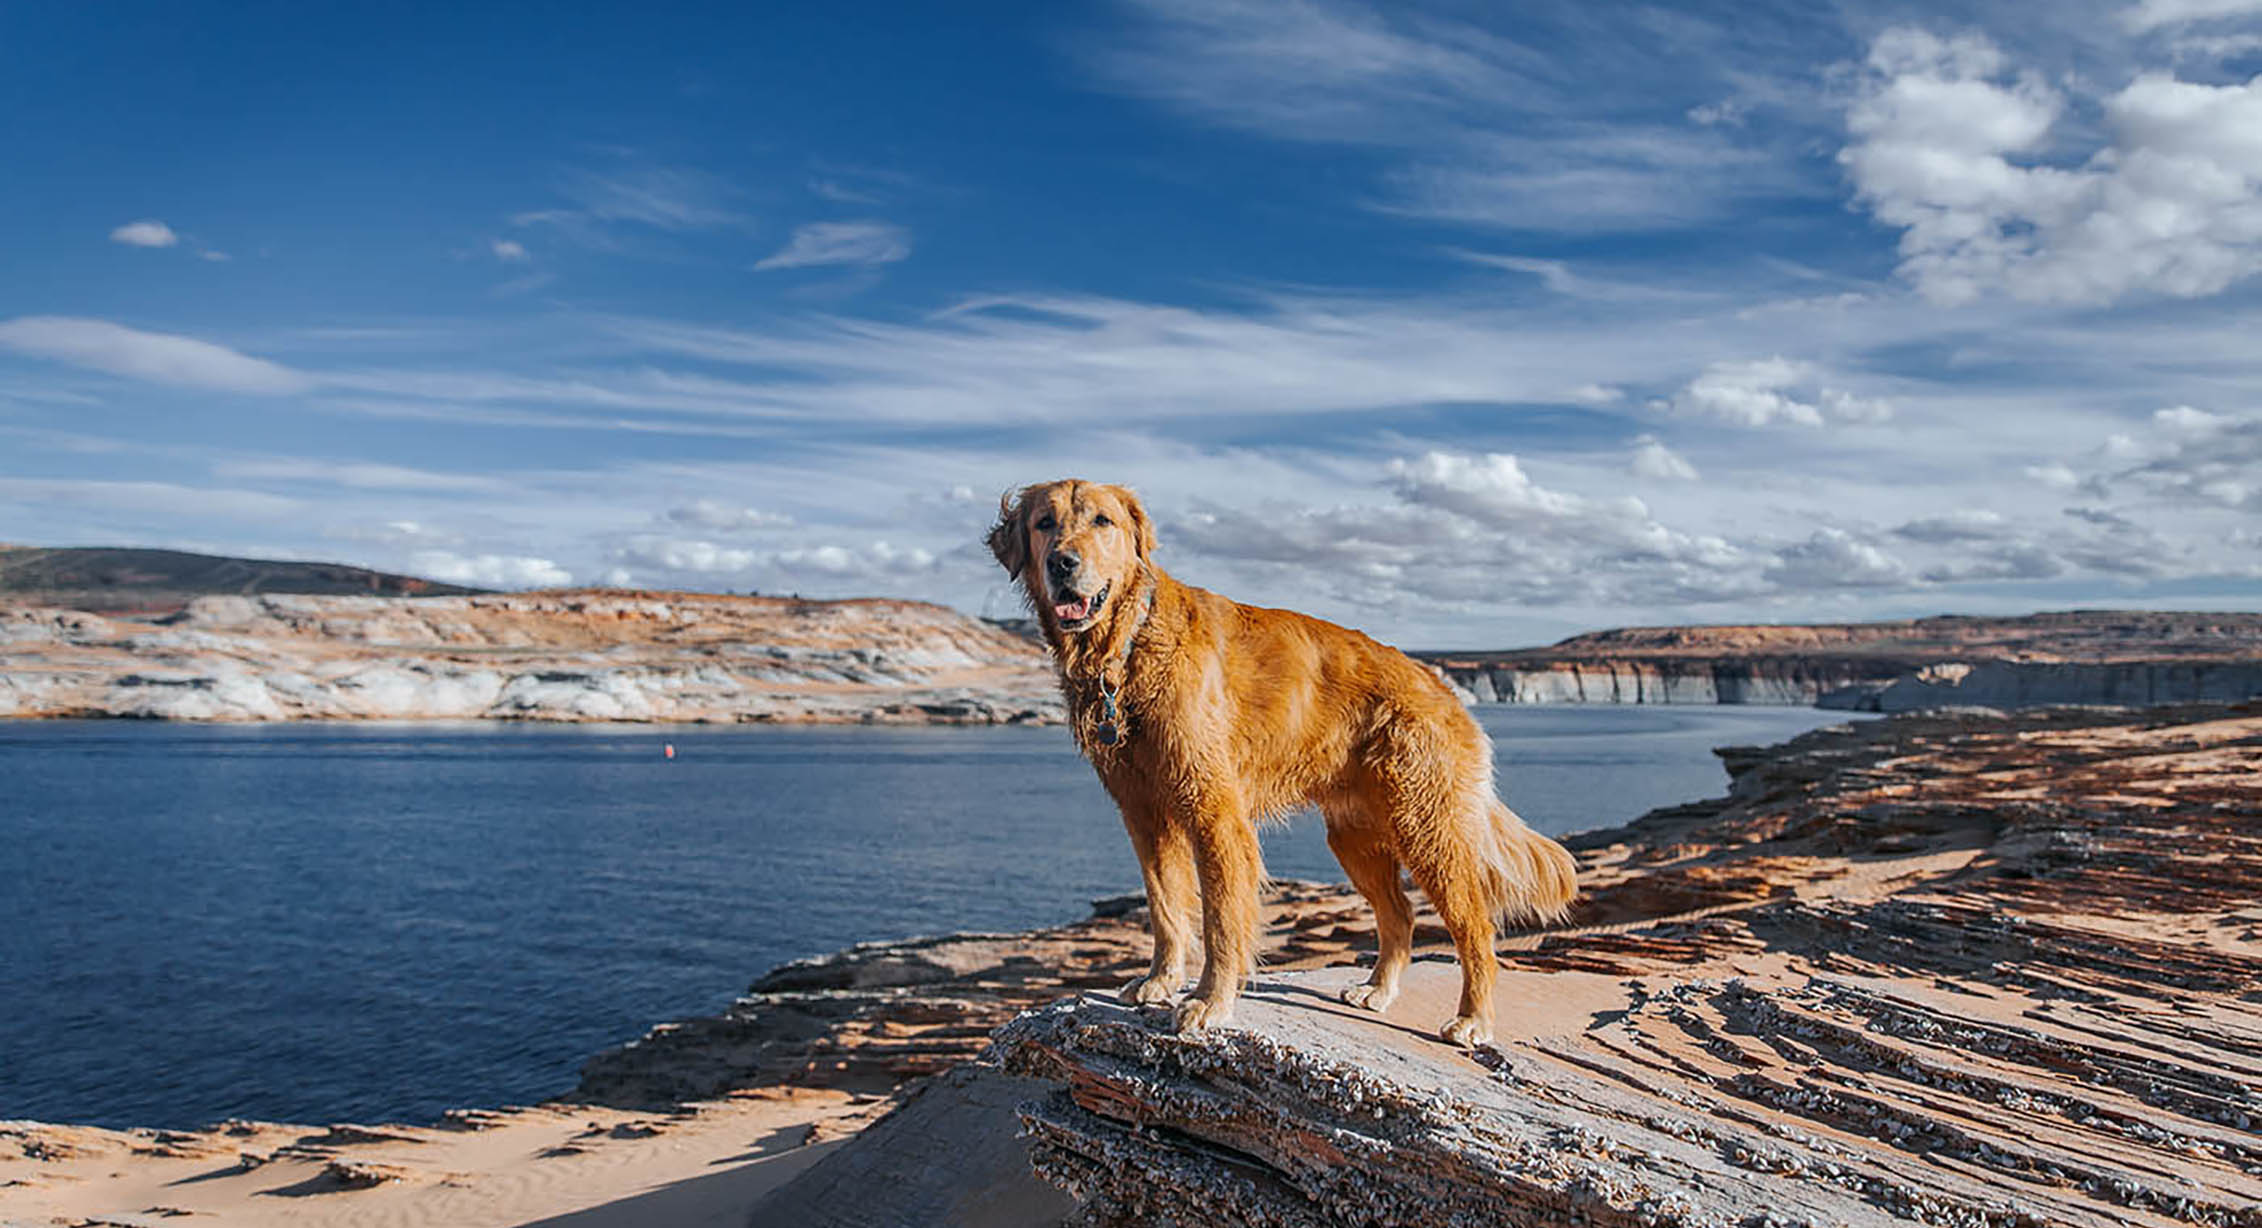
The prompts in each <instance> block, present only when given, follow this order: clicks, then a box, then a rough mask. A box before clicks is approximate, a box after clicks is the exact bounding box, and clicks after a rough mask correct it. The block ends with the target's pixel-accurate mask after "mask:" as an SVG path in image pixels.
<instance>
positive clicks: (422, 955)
mask: <svg viewBox="0 0 2262 1228" xmlns="http://www.w3.org/2000/svg"><path fill="white" fill-rule="evenodd" d="M1481 711H1482V715H1483V719H1484V721H1485V723H1486V725H1487V726H1488V727H1489V728H1490V729H1491V730H1492V732H1493V735H1494V738H1495V739H1496V741H1497V743H1498V746H1499V749H1500V757H1501V763H1502V780H1503V792H1504V794H1505V796H1506V797H1507V798H1508V801H1509V803H1510V804H1511V805H1512V806H1514V807H1515V808H1516V809H1517V810H1518V811H1520V812H1521V813H1522V814H1523V815H1524V816H1525V817H1526V818H1527V819H1529V820H1530V821H1531V822H1532V823H1533V824H1534V825H1535V826H1537V827H1539V828H1540V829H1541V830H1542V831H1547V832H1554V833H1561V832H1568V831H1574V830H1578V829H1581V828H1587V827H1594V826H1600V825H1605V824H1610V823H1616V822H1620V821H1623V820H1625V819H1629V818H1632V817H1634V816H1635V815H1638V814H1640V813H1642V812H1643V811H1644V810H1647V809H1649V808H1651V807H1653V806H1659V805H1664V804H1668V803H1672V802H1678V801H1685V800H1689V799H1692V798H1697V797H1705V796H1711V795H1715V794H1718V793H1719V792H1721V791H1722V787H1723V785H1724V782H1725V777H1724V776H1723V775H1722V773H1721V771H1720V769H1719V766H1718V764H1717V762H1716V761H1715V760H1714V759H1713V757H1712V756H1711V754H1710V753H1709V749H1710V748H1711V747H1713V746H1717V745H1724V744H1728V743H1734V742H1770V741H1776V740H1780V739H1782V738H1785V737H1789V736H1791V735H1792V734H1794V733H1797V732H1799V731H1801V730H1803V729H1807V728H1811V727H1813V726H1815V725H1819V724H1827V723H1830V722H1831V721H1833V720H1835V719H1842V717H1841V715H1840V714H1832V713H1824V712H1818V711H1813V710H1809V709H1771V708H1488V709H1483V710H1481ZM670 742H672V743H674V745H675V747H676V751H677V756H676V758H675V759H673V760H669V759H666V758H664V757H663V756H662V753H661V747H662V745H663V744H665V743H670ZM1266 863H1267V867H1268V868H1269V869H1270V870H1271V871H1272V872H1273V873H1274V874H1276V875H1279V876H1281V877H1308V878H1324V879H1331V880H1332V879H1339V878H1340V877H1341V874H1340V872H1339V871H1338V870H1337V868H1336V866H1335V863H1334V861H1333V859H1332V858H1331V857H1330V856H1329V855H1328V852H1327V846H1326V842H1325V840H1324V838H1323V836H1322V833H1321V831H1320V829H1319V824H1318V822H1317V821H1316V820H1307V821H1304V822H1300V823H1298V824H1296V825H1294V826H1293V827H1291V828H1290V829H1288V830H1286V831H1283V832H1276V833H1273V834H1272V835H1271V836H1270V837H1269V838H1268V840H1267V842H1266ZM1138 885H1139V875H1138V867H1137V863H1136V862H1135V861H1134V860H1133V858H1132V855H1131V852H1130V848H1129V846H1128V844H1127V843H1126V841H1125V839H1124V836H1123V832H1122V828H1121V827H1120V825H1119V824H1118V822H1117V820H1116V818H1115V814H1114V811H1113V808H1112V807H1111V805H1110V804H1109V802H1108V801H1107V798H1106V796H1105V794H1103V793H1102V792H1101V790H1100V788H1099V785H1098V784H1097V782H1096V781H1095V780H1094V779H1093V777H1092V774H1091V771H1090V769H1089V768H1088V767H1086V766H1085V765H1084V763H1083V761H1082V760H1081V759H1079V758H1078V757H1077V756H1076V753H1075V750H1074V748H1073V746H1072V745H1071V744H1070V742H1069V739H1068V735H1067V734H1066V732H1065V731H1062V730H1059V729H1013V728H1007V729H872V728H854V729H831V730H828V729H736V728H731V729H701V728H681V727H679V728H643V727H633V728H631V727H619V726H611V727H601V728H596V727H587V726H581V727H574V726H530V725H503V724H462V725H444V726H401V725H391V726H372V725H312V724H309V725H266V726H249V727H215V726H196V725H172V724H143V723H133V722H121V721H104V722H0V1118H12V1117H29V1118H39V1119H45V1120H51V1121H83V1122H94V1123H100V1124H104V1125H119V1126H123V1125H149V1126H192V1125H197V1124H202V1123H205V1122H210V1121H214V1120H218V1119H220V1118H223V1117H230V1116H241V1117H260V1118H268V1119H277V1120H287V1121H309V1122H326V1121H339V1120H357V1121H378V1120H408V1121H416V1120H425V1119H429V1118H431V1117H433V1116H435V1115H437V1114H438V1113H439V1112H440V1111H441V1110H442V1109H445V1108H448V1107H451V1106H456V1105H493V1104H502V1103H523V1102H526V1101H531V1100H535V1099H539V1098H542V1097H544V1096H549V1095H555V1094H558V1093H561V1092H564V1091H566V1090H568V1089H569V1088H571V1087H572V1085H573V1083H574V1079H575V1073H576V1071H577V1070H578V1068H579V1066H580V1064H581V1062H582V1061H583V1060H584V1059H586V1058H587V1057H589V1056H590V1055H591V1054H593V1053H595V1052H597V1051H598V1050H600V1049H603V1048H605V1047H606V1046H608V1045H612V1044H616V1043H619V1042H621V1041H624V1040H628V1039H630V1038H633V1037H635V1036H637V1035H638V1034H640V1033H641V1032H642V1031H643V1030H644V1029H645V1028H646V1027H647V1026H649V1025H651V1024H653V1023H655V1022H658V1021H661V1020H666V1019H674V1018H681V1017H684V1016H688V1015H693V1014H704V1013H711V1012H714V1011H716V1010H719V1009H720V1008H722V1007H723V1006H724V1005H726V1004H727V1003H728V1002H729V1001H730V999H731V998H732V997H733V996H734V995H735V994H736V993H737V992H738V991H740V990H741V989H742V988H743V987H744V986H745V985H746V983H747V982H748V981H749V980H751V979H752V978H753V977H755V976H756V975H759V974H760V973H761V972H763V971H765V970H766V969H768V968H770V967H771V966H773V965H775V964H777V963H779V962H781V961H783V960H787V959H791V958H794V957H797V956H802V955H810V954H816V953H819V952H824V951H830V950H834V949H837V948H839V947H841V946H845V945H847V944H848V943H851V942H856V941H861V940H865V939H878V938H899V937H904V936H908V935H913V934H921V933H934V932H938V931H945V930H953V929H1018V928H1024V927H1028V926H1033V925H1040V924H1047V923H1053V922H1059V921H1064V920H1069V919H1073V918H1076V917H1080V916H1082V915H1084V913H1085V911H1086V905H1087V903H1088V902H1089V901H1090V900H1091V899H1092V898H1094V897H1096V896H1100V895H1107V894H1114V893H1119V892H1125V891H1133V890H1136V889H1137V888H1138Z"/></svg>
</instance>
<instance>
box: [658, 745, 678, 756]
mask: <svg viewBox="0 0 2262 1228" xmlns="http://www.w3.org/2000/svg"><path fill="white" fill-rule="evenodd" d="M661 749H662V750H664V751H666V752H667V756H668V758H670V759H673V758H675V743H673V742H667V743H664V744H662V746H661Z"/></svg>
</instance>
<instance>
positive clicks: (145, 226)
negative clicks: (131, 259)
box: [110, 218, 181, 247]
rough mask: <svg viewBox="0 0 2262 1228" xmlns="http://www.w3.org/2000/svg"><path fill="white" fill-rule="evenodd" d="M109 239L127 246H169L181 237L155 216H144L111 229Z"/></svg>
mask: <svg viewBox="0 0 2262 1228" xmlns="http://www.w3.org/2000/svg"><path fill="white" fill-rule="evenodd" d="M110 241H111V242H112V243H123V244H125V245H126V246H128V247H171V246H173V245H174V244H176V243H178V242H180V241H181V238H180V236H179V235H176V234H174V233H173V228H172V227H170V226H167V225H166V224H165V223H163V222H160V221H158V220H157V219H156V218H145V219H143V220H142V221H139V222H128V223H126V224H125V225H123V226H120V227H118V228H117V229H116V230H113V231H111V232H110Z"/></svg>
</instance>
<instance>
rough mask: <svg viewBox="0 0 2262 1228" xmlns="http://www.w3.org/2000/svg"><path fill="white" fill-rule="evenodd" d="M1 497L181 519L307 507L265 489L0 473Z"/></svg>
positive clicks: (273, 514) (287, 512)
mask: <svg viewBox="0 0 2262 1228" xmlns="http://www.w3.org/2000/svg"><path fill="white" fill-rule="evenodd" d="M0 502H24V503H41V504H48V503H60V504H68V505H71V506H73V507H76V508H79V509H81V511H82V514H83V513H84V512H85V511H86V510H88V509H92V510H96V511H100V512H103V513H116V512H120V511H128V512H139V513H143V514H145V515H152V516H161V517H173V518H183V519H186V518H196V517H208V516H219V517H223V518H227V519H233V520H260V521H267V520H275V519H278V518H282V517H290V516H303V515H304V514H305V513H306V511H307V505H306V504H305V503H303V502H301V501H300V500H297V499H291V498H286V497H284V496H281V495H272V494H267V493H265V492H263V491H253V490H238V489H229V488H213V487H198V486H182V485H179V484H177V483H173V482H134V481H115V480H108V479H93V478H19V477H6V476H0Z"/></svg>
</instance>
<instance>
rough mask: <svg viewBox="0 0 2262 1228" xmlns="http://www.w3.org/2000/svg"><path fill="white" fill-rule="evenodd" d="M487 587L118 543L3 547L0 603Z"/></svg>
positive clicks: (151, 601) (114, 602) (127, 603)
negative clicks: (115, 544) (125, 545)
mask: <svg viewBox="0 0 2262 1228" xmlns="http://www.w3.org/2000/svg"><path fill="white" fill-rule="evenodd" d="M491 591H493V590H491V589H482V588H467V587H465V586H464V585H461V584H442V583H440V582H439V581H437V580H426V579H422V578H420V577H417V576H402V575H395V574H393V573H391V572H385V571H372V570H370V569H369V568H367V567H352V566H348V565H346V564H344V563H291V562H277V561H275V560H272V559H239V558H229V557H227V556H224V555H217V554H192V553H190V552H188V551H185V550H142V549H137V548H133V547H121V546H83V547H65V548H58V549H47V548H42V547H38V546H4V545H0V602H10V603H17V604H23V605H40V606H53V607H58V608H61V609H67V610H85V611H88V612H89V613H94V614H118V615H156V614H171V613H175V612H177V611H179V610H182V609H185V608H187V606H188V603H189V602H190V600H192V599H193V598H197V597H212V596H238V597H248V596H256V595H258V594H262V593H302V594H311V595H316V596H333V597H343V596H357V597H448V596H471V595H475V594H479V593H486V592H491Z"/></svg>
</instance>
